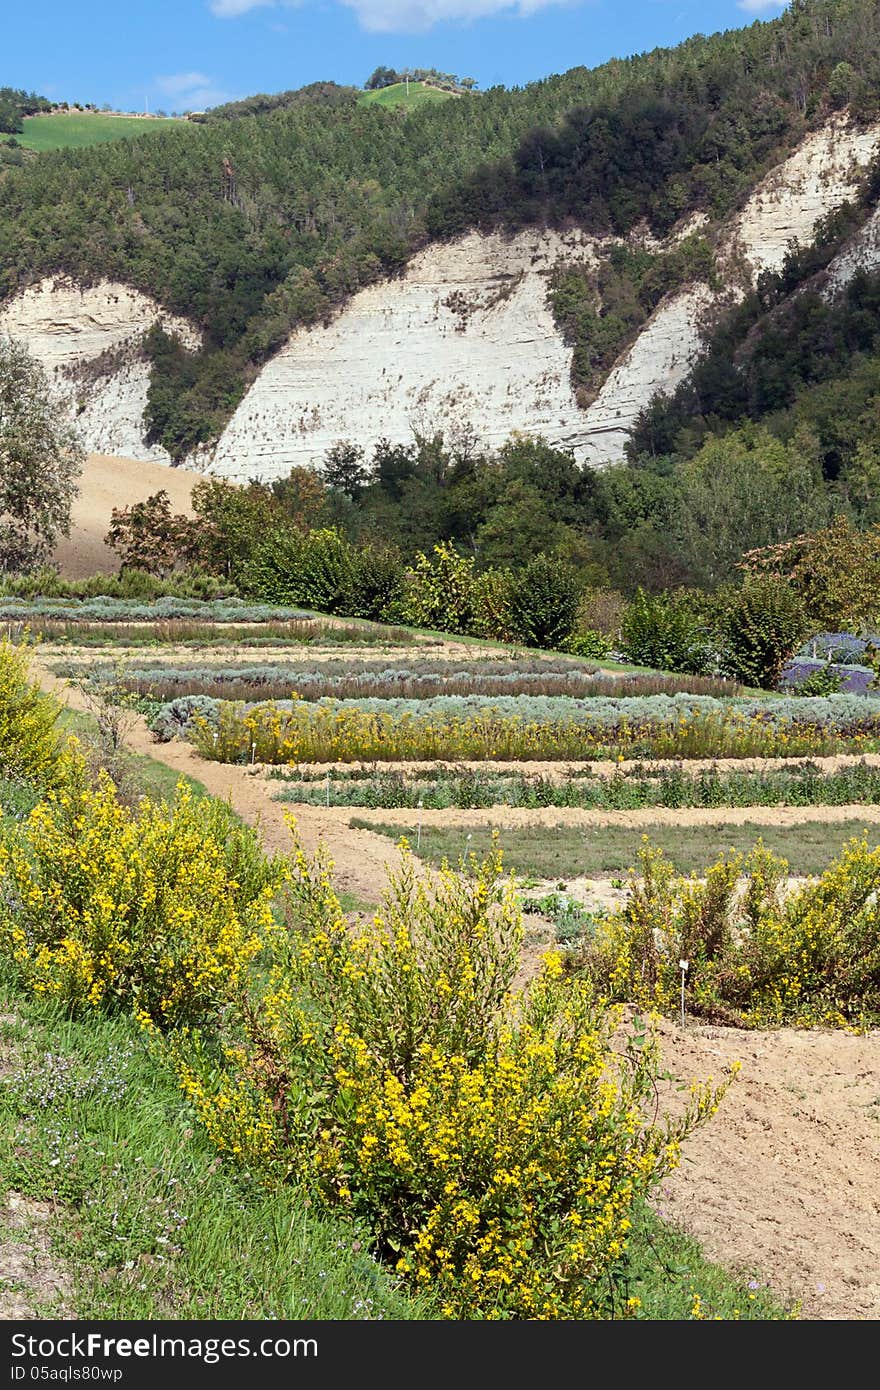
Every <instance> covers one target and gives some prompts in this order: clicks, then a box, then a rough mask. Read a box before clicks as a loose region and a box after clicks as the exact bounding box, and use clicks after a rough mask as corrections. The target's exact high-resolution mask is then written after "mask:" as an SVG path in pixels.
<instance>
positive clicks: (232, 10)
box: [208, 0, 301, 19]
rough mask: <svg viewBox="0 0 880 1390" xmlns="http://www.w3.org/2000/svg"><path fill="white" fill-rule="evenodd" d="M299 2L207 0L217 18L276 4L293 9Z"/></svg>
mask: <svg viewBox="0 0 880 1390" xmlns="http://www.w3.org/2000/svg"><path fill="white" fill-rule="evenodd" d="M300 3H301V0H208V9H209V10H210V11H211V14H215V15H216V16H217V18H218V19H237V18H238V16H239V15H240V14H247V13H248V12H249V11H250V10H264V9H267V8H269V7H270V6H271V7H272V8H274V7H275V6H276V5H284V6H286V7H287V8H288V9H294V8H295V7H296V6H297V5H299V4H300Z"/></svg>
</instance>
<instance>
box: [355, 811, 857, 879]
mask: <svg viewBox="0 0 880 1390" xmlns="http://www.w3.org/2000/svg"><path fill="white" fill-rule="evenodd" d="M350 825H351V827H352V829H355V830H372V831H374V832H375V833H377V834H379V835H387V836H389V837H390V838H391V839H393V840H399V839H400V837H401V835H406V836H407V838H408V839H409V840H410V843H411V845H413V846H414V845H415V839H416V836H415V833H414V832H415V827H414V826H408V825H404V824H398V825H389V824H376V823H375V822H373V821H366V820H362V819H360V818H358V817H354V818H353V819H352V820H351V822H350ZM492 829H493V827H492V825H490V824H486V825H479V826H477V825H474V826H461V825H459V826H443V827H437V826H428V827H425V826H422V831H421V842H420V845H419V849H418V854H419V857H420V858H421V859H424V860H425V861H426V862H427V863H429V864H433V865H439V864H441V863H442V862H443V860H444V859H448V860H449V862H450V863H452V864H455V863H457V862H458V860H459V859H460V858H461V856H462V855H464V854H470V853H474V854H476V855H477V856H480V857H482V856H484V855H485V854H486V853H487V852H488V850H489V848H490V846H491V843H492ZM864 831H865V825H864V822H863V821H859V820H847V821H836V822H834V823H833V824H827V823H824V824H823V823H822V822H814V823H806V824H803V825H795V826H777V825H756V824H753V823H752V822H746V823H745V824H744V825H727V824H725V823H724V822H723V821H720V822H719V823H718V824H716V825H645V826H640V827H639V828H638V829H632V828H630V827H623V826H613V825H603V826H592V825H591V826H583V827H573V826H568V825H558V826H542V825H530V826H525V827H523V828H522V829H509V828H508V829H505V830H502V832H501V843H502V847H503V849H504V863H505V866H506V867H507V868H508V869H510V870H512V871H513V872H514V873H516V874H518V875H520V876H521V877H524V878H536V879H556V880H560V881H561V880H564V881H566V882H567V881H569V880H570V879H573V878H581V877H585V878H607V877H609V876H610V875H612V874H613V875H615V876H616V875H618V874H625V873H627V872H628V871H629V870H630V869H631V868H633V866H634V865H635V864H636V863H637V856H638V852H639V850H640V849H641V848H642V843H643V838H644V837H645V836H646V835H647V837H648V838H649V840H650V841H651V843H652V844H653V845H655V846H657V847H658V848H660V849H662V850H663V853H664V854H665V855H667V857H668V858H669V859H671V860H672V862H673V864H674V865H675V867H676V869H677V870H678V871H679V873H683V874H690V873H701V872H702V871H703V870H704V869H705V867H706V865H707V864H711V863H713V862H714V861H715V859H717V857H718V855H719V853H720V852H721V851H722V850H725V851H726V850H731V849H733V850H738V851H741V852H743V853H747V852H748V851H749V850H751V849H752V848H753V847H754V845H755V843H756V841H757V840H759V839H762V840H763V841H764V844H765V846H766V848H767V849H769V850H771V851H772V852H773V853H774V854H777V855H782V857H783V858H784V859H786V860H787V861H788V864H789V869H790V872H791V873H792V874H794V875H798V876H800V875H812V874H819V873H822V872H824V870H825V869H826V868H827V867H828V864H829V862H830V861H831V860H832V859H833V858H834V857H835V856H836V855H837V854H839V853H840V850H841V847H842V845H843V844H844V843H845V842H846V841H847V840H850V839H852V838H853V836H861V835H862V834H863V832H864ZM868 831H869V838H870V842H871V843H872V844H876V843H880V826H868Z"/></svg>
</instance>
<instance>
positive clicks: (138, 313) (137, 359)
mask: <svg viewBox="0 0 880 1390" xmlns="http://www.w3.org/2000/svg"><path fill="white" fill-rule="evenodd" d="M154 323H159V324H161V325H162V327H163V328H164V329H165V330H166V331H167V332H169V333H174V334H176V335H177V336H178V337H179V338H180V339H181V341H182V342H183V343H184V345H185V346H186V347H189V348H195V347H197V346H198V345H199V341H200V336H199V333H198V332H197V330H196V329H194V328H193V327H192V325H191V324H189V323H187V322H186V321H185V320H184V319H181V318H176V317H175V316H174V315H172V314H168V313H166V312H165V310H164V309H162V307H161V306H160V305H159V304H157V303H156V301H155V300H153V299H150V298H149V296H147V295H145V294H141V293H140V292H139V291H137V290H133V289H129V288H128V287H127V286H125V285H120V284H115V283H114V282H112V281H110V280H102V281H101V282H100V283H99V284H97V285H92V286H88V287H83V286H79V285H76V284H74V283H72V282H71V281H70V280H66V279H51V278H50V279H45V280H42V281H40V283H39V284H38V285H33V286H31V287H30V288H29V289H27V290H25V291H23V292H22V293H21V294H19V295H16V297H15V298H14V299H12V300H10V302H9V303H8V304H6V305H4V306H3V307H2V309H0V333H6V334H8V335H9V336H10V337H12V338H16V339H20V340H21V341H23V342H25V343H26V344H27V346H28V347H29V349H30V351H31V352H32V353H33V354H34V356H35V357H37V358H38V359H39V361H40V362H42V364H43V366H44V367H45V368H46V370H47V371H48V372H49V375H50V377H51V379H52V381H53V384H54V385H55V387H56V388H57V390H58V392H59V394H60V395H61V396H62V397H63V398H64V399H65V400H66V401H67V403H68V405H69V408H70V409H71V411H72V412H73V414H75V416H76V419H77V424H78V426H79V429H80V431H81V433H82V436H83V440H84V443H85V446H86V448H87V450H89V451H90V452H94V453H103V454H121V455H124V456H126V457H127V458H132V459H140V460H143V461H144V462H151V461H152V462H155V463H168V462H170V460H169V458H168V454H167V453H166V452H165V450H164V449H161V448H158V447H157V446H155V445H148V444H145V443H144V439H143V435H144V424H143V415H144V409H145V407H146V404H147V387H148V386H149V380H150V368H149V364H148V363H147V362H146V361H145V360H144V357H143V354H142V352H141V349H140V340H141V338H142V336H143V334H144V333H145V332H146V330H147V329H148V328H150V327H151V326H152V325H153V324H154Z"/></svg>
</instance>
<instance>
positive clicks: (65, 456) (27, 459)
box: [0, 337, 84, 572]
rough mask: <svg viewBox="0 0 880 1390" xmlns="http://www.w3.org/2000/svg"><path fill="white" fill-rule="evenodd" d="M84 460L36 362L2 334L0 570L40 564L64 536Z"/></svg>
mask: <svg viewBox="0 0 880 1390" xmlns="http://www.w3.org/2000/svg"><path fill="white" fill-rule="evenodd" d="M83 457H84V456H83V450H82V445H81V443H80V440H79V436H78V434H77V433H76V430H75V429H74V428H73V426H72V425H70V424H69V423H68V421H67V420H66V418H65V416H64V411H63V409H62V408H61V407H60V405H59V402H58V401H57V400H56V399H55V398H54V396H53V394H52V391H51V389H50V386H49V381H48V378H47V376H46V373H45V372H44V370H43V368H42V366H41V365H40V363H39V362H38V361H37V360H36V358H34V357H32V356H31V354H30V353H29V352H28V350H27V348H25V347H23V346H22V345H21V344H20V343H17V342H15V341H13V340H12V339H11V338H3V337H0V569H2V570H5V571H7V572H10V571H11V572H15V571H18V570H25V569H29V568H31V567H32V566H34V565H38V564H41V563H43V562H45V561H46V560H48V559H49V558H50V556H51V554H52V551H53V549H54V546H55V542H56V540H57V538H58V536H59V535H64V536H66V535H68V534H69V532H70V507H71V503H72V502H73V499H74V497H75V495H76V491H77V478H78V477H79V474H80V472H81V470H82V464H83Z"/></svg>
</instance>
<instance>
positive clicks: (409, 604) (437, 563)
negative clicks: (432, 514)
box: [400, 541, 476, 633]
mask: <svg viewBox="0 0 880 1390" xmlns="http://www.w3.org/2000/svg"><path fill="white" fill-rule="evenodd" d="M474 579H475V576H474V561H473V560H472V559H466V558H465V557H464V556H462V555H459V554H458V552H457V551H456V550H455V549H454V548H453V547H452V546H451V545H446V544H445V542H442V541H441V543H440V544H439V545H435V546H434V549H433V551H432V552H431V555H430V556H428V555H425V554H423V553H421V552H419V554H418V555H417V556H416V561H415V565H414V566H413V567H412V569H410V570H408V571H407V574H406V587H405V593H404V598H403V602H402V608H401V610H400V619H401V621H403V622H406V623H410V624H411V625H412V626H413V627H426V628H430V629H432V630H434V631H438V632H460V633H468V632H470V631H471V630H472V628H473V625H474V619H475V597H476V595H475V592H474Z"/></svg>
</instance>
